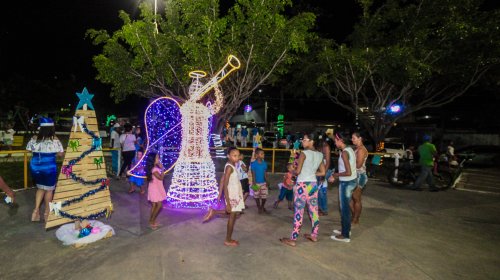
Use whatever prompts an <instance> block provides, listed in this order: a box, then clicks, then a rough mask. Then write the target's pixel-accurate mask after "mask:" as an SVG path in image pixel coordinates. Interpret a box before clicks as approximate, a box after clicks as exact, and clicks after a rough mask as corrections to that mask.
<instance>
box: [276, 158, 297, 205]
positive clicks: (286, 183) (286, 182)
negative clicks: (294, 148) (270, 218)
mask: <svg viewBox="0 0 500 280" xmlns="http://www.w3.org/2000/svg"><path fill="white" fill-rule="evenodd" d="M286 169H287V171H288V172H287V173H286V174H285V176H284V177H283V182H282V183H280V184H279V187H280V195H279V196H278V199H277V200H276V201H275V202H274V205H273V207H274V209H276V208H278V204H279V203H280V202H282V201H283V199H285V197H286V200H287V201H288V209H290V210H293V206H292V201H293V185H294V184H295V180H294V172H295V168H294V167H293V163H288V164H287V165H286Z"/></svg>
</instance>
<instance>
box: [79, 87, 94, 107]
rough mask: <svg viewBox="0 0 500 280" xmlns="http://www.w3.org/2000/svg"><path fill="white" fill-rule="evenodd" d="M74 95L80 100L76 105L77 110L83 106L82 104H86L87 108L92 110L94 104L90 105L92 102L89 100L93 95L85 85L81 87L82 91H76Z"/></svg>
mask: <svg viewBox="0 0 500 280" xmlns="http://www.w3.org/2000/svg"><path fill="white" fill-rule="evenodd" d="M76 95H77V96H78V98H80V101H79V102H78V105H77V106H76V109H77V110H78V109H81V108H83V105H85V104H87V107H88V108H89V109H91V110H94V105H92V102H91V101H90V100H92V98H93V97H94V95H93V94H90V93H89V91H88V90H87V88H86V87H84V88H83V90H82V92H77V93H76Z"/></svg>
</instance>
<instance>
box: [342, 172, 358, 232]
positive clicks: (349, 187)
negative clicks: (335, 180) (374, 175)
mask: <svg viewBox="0 0 500 280" xmlns="http://www.w3.org/2000/svg"><path fill="white" fill-rule="evenodd" d="M356 181H357V180H356V179H353V180H351V181H340V182H339V204H340V222H341V224H342V236H344V237H345V238H349V235H350V233H351V208H350V207H349V202H350V201H351V197H352V192H353V191H354V189H355V188H356Z"/></svg>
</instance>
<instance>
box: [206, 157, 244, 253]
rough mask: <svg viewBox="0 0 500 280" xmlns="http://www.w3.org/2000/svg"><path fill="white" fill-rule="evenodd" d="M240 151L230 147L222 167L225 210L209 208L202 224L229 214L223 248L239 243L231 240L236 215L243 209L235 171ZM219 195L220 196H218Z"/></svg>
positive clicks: (238, 180) (239, 185)
mask: <svg viewBox="0 0 500 280" xmlns="http://www.w3.org/2000/svg"><path fill="white" fill-rule="evenodd" d="M239 158H240V151H239V150H238V149H237V148H234V147H231V148H229V149H228V152H227V159H228V161H227V163H226V165H225V166H224V175H223V176H222V189H223V191H224V198H225V200H226V209H225V210H215V209H213V208H210V209H209V210H208V214H207V215H206V216H205V218H204V222H206V221H208V220H210V219H211V218H212V217H213V216H214V215H215V214H224V213H227V214H229V219H228V221H227V233H226V240H225V241H224V245H225V246H232V247H235V246H238V245H239V242H238V241H237V240H234V239H232V235H233V229H234V224H235V223H236V215H237V214H238V212H241V210H243V209H245V203H244V202H243V190H242V188H241V182H240V177H239V174H238V171H237V169H236V164H237V163H238V162H239ZM219 195H220V194H219Z"/></svg>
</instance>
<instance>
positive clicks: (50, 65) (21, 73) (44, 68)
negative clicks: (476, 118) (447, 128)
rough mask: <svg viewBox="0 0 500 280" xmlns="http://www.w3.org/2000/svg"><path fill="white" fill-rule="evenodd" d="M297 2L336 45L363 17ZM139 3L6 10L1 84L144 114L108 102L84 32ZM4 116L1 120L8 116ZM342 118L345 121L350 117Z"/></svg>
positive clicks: (114, 0)
mask: <svg viewBox="0 0 500 280" xmlns="http://www.w3.org/2000/svg"><path fill="white" fill-rule="evenodd" d="M151 1H153V0H151ZM159 2H161V1H159ZM232 2H233V1H231V0H221V5H222V7H223V9H224V7H228V6H229V5H230V4H231V3H232ZM294 2H295V3H296V6H295V7H299V6H300V7H302V8H304V7H306V9H308V10H310V11H313V12H315V13H316V14H317V15H318V18H317V26H316V30H317V31H319V32H321V33H322V35H323V36H326V37H329V38H333V39H335V40H336V41H337V42H342V41H345V40H346V37H347V35H349V34H350V32H351V31H352V28H353V25H354V23H355V22H356V20H357V17H358V14H359V12H360V10H359V7H358V6H357V4H356V3H355V1H354V0H336V1H332V0H316V1H306V0H302V1H300V0H296V1H294ZM333 2H334V4H333ZM487 2H488V3H489V4H488V5H489V6H491V5H493V6H495V5H498V3H497V2H495V1H487ZM139 3H140V1H139V0H75V1H62V0H52V1H30V2H23V3H22V4H21V2H13V4H15V5H14V6H12V5H10V7H9V8H4V9H3V14H2V17H0V22H1V23H0V42H2V43H1V44H0V61H1V68H0V74H1V75H0V82H4V85H5V83H7V82H8V81H10V80H12V79H13V77H23V78H24V79H26V80H30V81H33V80H36V81H40V82H41V83H42V84H43V83H46V84H52V85H53V84H56V83H57V82H58V81H65V82H66V84H69V86H67V88H68V89H67V90H68V98H64V99H65V100H55V101H54V102H59V103H58V106H59V105H61V106H62V104H63V103H66V104H67V103H76V102H77V98H76V96H75V95H74V93H75V92H76V91H81V89H82V88H83V87H84V86H86V87H87V88H88V89H89V91H90V92H92V93H95V94H96V96H95V97H94V100H93V102H94V105H96V107H97V108H102V107H101V106H106V108H107V109H108V110H110V111H112V113H117V114H135V115H137V114H141V111H142V110H143V109H144V108H143V106H142V104H144V105H145V104H146V103H147V101H144V100H143V101H140V99H139V98H130V99H129V100H127V101H125V102H122V103H120V104H118V105H115V104H114V102H113V101H112V100H111V99H110V98H109V91H110V90H109V86H106V85H103V84H101V83H100V82H98V81H96V80H95V76H96V70H95V69H94V68H93V66H92V56H94V55H96V54H98V53H99V51H100V48H99V47H95V46H93V45H92V43H91V41H90V39H88V38H85V32H86V30H87V29H89V28H94V29H106V30H108V31H110V32H111V31H114V30H116V29H118V28H119V27H120V26H121V20H120V19H119V18H118V11H119V10H125V11H127V12H128V13H131V14H134V13H135V12H137V9H138V5H139ZM494 3H496V4H494ZM333 5H335V6H333ZM294 9H295V8H291V9H289V10H288V12H289V13H294V11H295V10H294ZM21 81H22V80H21ZM33 91H36V90H33ZM1 94H4V93H1ZM36 94H38V92H33V95H36ZM16 98H17V100H15V99H16ZM30 98H33V97H32V96H15V97H12V98H11V99H9V101H11V104H9V105H6V104H0V110H7V109H8V108H6V106H12V105H13V104H16V103H17V102H18V101H19V100H22V99H30ZM275 99H276V98H275ZM478 99H479V98H462V99H460V100H458V104H454V105H453V106H452V107H450V108H456V110H461V108H462V109H467V107H465V108H463V105H461V102H463V104H465V103H466V104H471V103H470V102H471V100H472V101H477V100H478ZM270 100H271V102H274V101H273V100H272V99H270ZM138 101H139V103H138ZM312 102H313V103H314V104H315V106H318V105H316V104H322V105H321V106H322V107H321V108H320V110H313V111H311V113H310V114H309V116H310V117H312V118H321V117H322V116H323V117H330V118H331V119H338V118H339V115H342V114H338V113H335V114H329V115H328V116H325V115H324V114H323V113H322V112H323V111H325V110H328V109H330V108H332V107H335V106H334V105H333V103H331V102H330V101H328V100H327V99H326V98H323V99H317V100H315V101H312ZM276 103H278V102H276ZM310 103H311V102H310V101H304V100H302V101H300V100H299V101H298V102H297V101H295V102H294V104H295V105H297V104H298V107H297V106H295V107H297V110H298V109H300V108H303V106H304V105H305V104H310ZM137 104H140V105H139V106H138V105H137ZM277 106H278V105H277V104H275V105H274V107H277ZM461 106H462V107H461ZM288 108H289V109H295V108H294V107H293V106H288ZM31 110H32V111H33V112H36V111H37V110H36V108H31ZM0 113H1V114H0V115H2V114H3V113H4V112H0ZM315 113H316V115H314V114H315ZM343 115H344V116H345V113H343ZM348 117H349V116H348Z"/></svg>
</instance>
